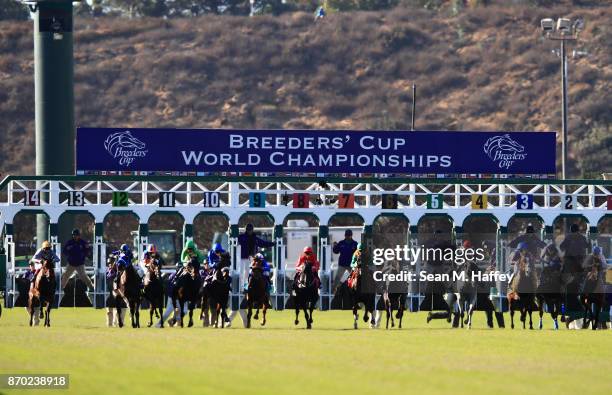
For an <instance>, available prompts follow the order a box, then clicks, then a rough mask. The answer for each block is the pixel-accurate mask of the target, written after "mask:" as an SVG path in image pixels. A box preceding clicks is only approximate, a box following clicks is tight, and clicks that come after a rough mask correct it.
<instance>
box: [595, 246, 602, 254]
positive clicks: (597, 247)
mask: <svg viewBox="0 0 612 395" xmlns="http://www.w3.org/2000/svg"><path fill="white" fill-rule="evenodd" d="M601 251H602V249H601V247H600V246H595V247H593V255H601Z"/></svg>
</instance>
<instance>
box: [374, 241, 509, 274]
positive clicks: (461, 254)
mask: <svg viewBox="0 0 612 395" xmlns="http://www.w3.org/2000/svg"><path fill="white" fill-rule="evenodd" d="M372 253H373V254H372V263H373V264H374V265H375V266H383V265H384V264H385V263H386V262H401V261H403V262H407V263H410V265H413V266H414V265H416V263H417V261H421V262H427V261H435V262H442V261H445V262H454V263H455V264H456V265H457V266H461V265H463V264H465V263H466V262H468V261H474V262H482V261H484V260H485V254H484V250H483V249H482V248H475V249H474V248H457V249H452V248H426V247H425V246H423V245H422V246H420V247H416V248H411V247H409V246H407V245H404V246H402V245H397V246H396V247H395V248H375V249H373V250H372ZM466 275H467V274H466V272H465V271H463V270H453V271H452V272H450V273H437V274H431V273H428V272H427V271H425V270H422V271H420V272H418V273H416V272H412V271H407V270H401V271H400V272H399V273H385V272H384V271H383V270H375V271H374V272H373V273H372V276H373V278H374V280H375V281H391V282H393V281H400V282H403V281H405V282H411V281H417V280H419V281H434V282H437V281H442V282H447V281H457V280H461V281H466V280H467V281H497V280H500V281H507V280H509V278H508V275H507V274H505V273H502V272H499V271H492V272H489V273H485V272H481V271H473V272H472V273H471V278H466Z"/></svg>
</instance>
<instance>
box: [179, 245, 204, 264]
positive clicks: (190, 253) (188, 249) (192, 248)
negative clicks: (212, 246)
mask: <svg viewBox="0 0 612 395" xmlns="http://www.w3.org/2000/svg"><path fill="white" fill-rule="evenodd" d="M193 257H195V258H197V260H198V262H199V263H202V262H204V254H202V252H201V251H200V250H198V247H197V246H196V244H195V242H194V241H193V240H187V242H186V243H185V247H184V248H183V251H182V252H181V262H183V266H185V267H186V266H187V265H188V264H189V263H191V258H193Z"/></svg>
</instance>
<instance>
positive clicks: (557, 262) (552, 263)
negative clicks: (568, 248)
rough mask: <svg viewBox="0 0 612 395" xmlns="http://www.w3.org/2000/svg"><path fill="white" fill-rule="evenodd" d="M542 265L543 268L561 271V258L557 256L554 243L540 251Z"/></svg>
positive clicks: (557, 252)
mask: <svg viewBox="0 0 612 395" xmlns="http://www.w3.org/2000/svg"><path fill="white" fill-rule="evenodd" d="M541 258H542V264H543V265H544V267H550V268H551V269H554V270H560V269H561V257H560V256H559V251H558V250H557V247H556V246H555V243H550V244H549V245H547V246H546V248H545V249H544V250H543V251H542V256H541Z"/></svg>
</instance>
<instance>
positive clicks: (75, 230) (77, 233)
mask: <svg viewBox="0 0 612 395" xmlns="http://www.w3.org/2000/svg"><path fill="white" fill-rule="evenodd" d="M71 235H72V236H80V235H81V232H80V231H79V230H78V229H77V228H74V229H72V232H71Z"/></svg>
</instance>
